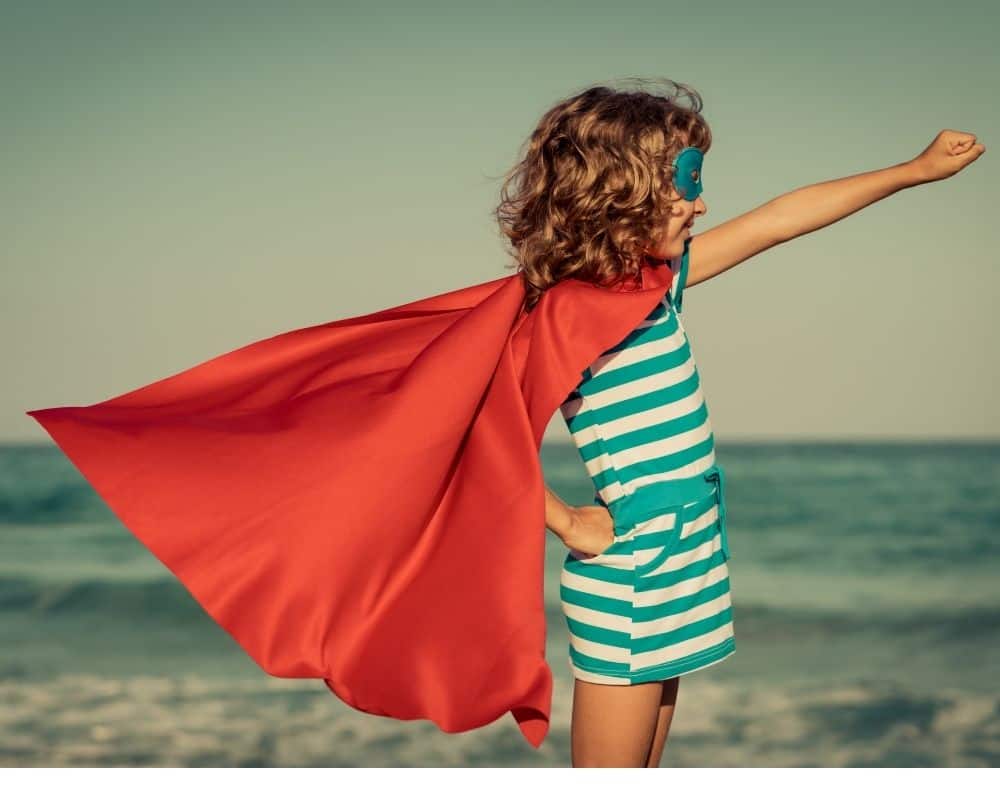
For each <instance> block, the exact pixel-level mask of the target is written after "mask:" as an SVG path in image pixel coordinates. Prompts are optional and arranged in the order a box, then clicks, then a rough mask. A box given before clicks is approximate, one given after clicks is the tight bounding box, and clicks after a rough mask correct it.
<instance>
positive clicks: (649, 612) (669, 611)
mask: <svg viewBox="0 0 1000 800" xmlns="http://www.w3.org/2000/svg"><path fill="white" fill-rule="evenodd" d="M728 591H729V578H723V579H722V580H721V581H716V582H715V583H713V584H712V585H711V586H706V587H705V588H704V589H701V590H699V591H697V592H695V593H694V594H689V595H687V596H686V597H678V598H676V599H674V600H668V601H667V602H665V603H660V604H659V605H655V606H636V607H635V611H634V614H633V619H634V620H635V621H636V622H652V621H653V620H657V619H663V618H664V617H671V616H674V615H676V614H684V613H685V612H688V611H690V610H691V609H693V608H697V607H698V606H700V605H702V604H704V603H708V602H711V601H712V600H715V599H717V598H719V597H722V595H724V594H725V593H726V592H728Z"/></svg>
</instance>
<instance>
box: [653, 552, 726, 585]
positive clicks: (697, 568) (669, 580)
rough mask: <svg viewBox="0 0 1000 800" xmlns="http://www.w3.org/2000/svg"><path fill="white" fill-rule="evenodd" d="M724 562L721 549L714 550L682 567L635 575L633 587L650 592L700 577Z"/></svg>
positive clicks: (724, 558)
mask: <svg viewBox="0 0 1000 800" xmlns="http://www.w3.org/2000/svg"><path fill="white" fill-rule="evenodd" d="M725 562H726V557H725V554H724V553H723V552H722V550H716V551H714V552H713V553H712V555H710V556H709V557H708V558H701V559H699V560H698V561H695V562H694V563H692V564H688V565H687V566H686V567H683V568H682V569H675V570H671V571H670V572H661V573H659V574H657V575H646V576H642V577H639V576H637V577H636V579H635V588H636V591H639V592H650V591H654V590H656V589H665V588H666V587H668V586H673V585H674V584H677V583H681V582H682V581H686V580H690V579H691V578H700V577H702V576H703V575H704V574H705V573H706V572H708V571H709V570H711V569H714V568H715V567H717V566H719V565H720V564H724V563H725Z"/></svg>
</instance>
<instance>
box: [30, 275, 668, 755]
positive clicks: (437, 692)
mask: <svg viewBox="0 0 1000 800" xmlns="http://www.w3.org/2000/svg"><path fill="white" fill-rule="evenodd" d="M671 277H672V273H671V272H670V270H669V269H668V268H666V267H661V268H655V267H652V266H649V265H647V266H644V267H643V273H642V282H641V288H638V289H629V290H622V289H620V288H619V289H607V288H601V287H597V286H594V285H592V284H589V283H586V282H583V281H579V280H576V279H567V280H564V281H561V282H560V283H558V284H556V285H555V286H553V287H551V288H550V289H548V290H547V291H546V292H545V293H544V295H543V296H542V298H541V300H540V301H539V303H538V304H537V305H536V306H535V308H533V309H532V310H531V311H530V312H528V313H524V312H523V311H522V310H521V306H522V302H523V300H524V284H523V283H522V280H521V277H520V275H519V274H511V275H508V276H506V277H503V278H499V279H495V280H491V281H488V282H486V283H481V284H477V285H475V286H469V287H465V288H462V289H458V290H455V291H451V292H447V293H444V294H440V295H436V296H434V297H428V298H423V299H420V300H415V301H413V302H410V303H406V304H404V305H401V306H396V307H393V308H389V309H385V310H382V311H377V312H375V313H371V314H366V315H363V316H358V317H352V318H348V319H343V320H338V321H334V322H328V323H325V324H320V325H314V326H311V327H306V328H301V329H298V330H293V331H289V332H286V333H281V334H278V335H276V336H272V337H269V338H266V339H263V340H260V341H257V342H254V343H252V344H249V345H246V346H244V347H240V348H238V349H236V350H233V351H231V352H228V353H225V354H223V355H220V356H217V357H215V358H212V359H209V360H208V361H205V362H203V363H201V364H199V365H197V366H194V367H191V368H189V369H187V370H184V371H182V372H180V373H178V374H176V375H173V376H170V377H167V378H164V379H162V380H159V381H156V382H154V383H151V384H149V385H147V386H144V387H141V388H139V389H136V390H134V391H131V392H127V393H125V394H122V395H120V396H117V397H114V398H111V399H109V400H105V401H103V402H100V403H96V404H94V405H89V406H65V407H58V408H47V409H37V410H33V411H28V412H27V414H28V415H29V416H31V417H33V418H34V419H35V420H36V421H37V422H38V423H39V424H40V425H41V426H42V427H43V428H44V429H45V430H46V432H47V433H48V434H49V435H50V436H51V437H52V439H53V440H54V441H55V443H56V444H57V445H58V447H59V448H60V449H61V450H62V451H63V452H64V453H65V455H66V456H67V457H68V458H69V459H70V461H72V463H73V464H74V465H75V466H76V467H77V468H78V469H79V471H80V472H81V473H82V475H83V476H84V478H85V479H86V480H87V481H88V482H89V483H90V484H91V485H92V487H93V488H94V490H95V491H96V492H97V494H98V495H99V496H100V497H101V498H102V499H103V500H104V502H105V503H106V504H107V505H108V506H109V507H110V509H111V510H112V511H113V512H114V514H115V515H116V516H117V517H118V519H119V520H120V521H121V522H122V524H123V525H124V526H125V527H126V528H127V529H128V530H129V531H130V532H131V533H132V534H133V535H134V536H136V537H137V538H138V539H139V540H140V541H141V542H142V543H143V544H144V545H145V546H146V547H147V548H148V549H149V550H150V551H151V552H152V553H153V554H154V555H155V556H156V558H157V559H158V560H159V561H161V562H162V563H163V564H164V565H165V566H166V567H167V569H169V570H170V571H171V572H172V573H173V574H174V575H175V576H176V577H177V578H178V579H179V580H180V581H181V582H182V584H183V585H184V586H185V588H186V589H187V590H188V591H189V592H190V593H191V595H192V596H193V597H194V598H195V600H196V601H197V602H198V603H199V605H201V607H202V608H203V609H204V610H205V611H206V613H208V614H209V616H211V617H212V618H213V619H214V620H215V621H216V622H217V623H218V624H219V625H220V626H221V627H222V628H223V629H224V630H226V631H227V632H228V633H229V634H230V635H231V636H232V637H233V638H234V639H235V640H236V642H237V643H238V644H239V645H240V646H241V647H242V648H243V649H244V650H245V651H246V652H247V653H248V654H249V656H250V657H251V658H252V659H253V660H254V661H255V662H256V663H257V664H258V665H259V666H260V667H261V669H263V670H264V671H265V672H266V673H268V674H270V675H273V676H276V677H282V678H318V679H322V680H323V681H324V683H325V684H326V686H327V687H328V688H329V689H330V691H332V692H333V693H334V694H335V695H336V696H337V697H339V698H340V699H341V700H342V701H344V702H345V703H347V704H348V705H350V706H352V707H353V708H356V709H358V710H360V711H364V712H366V713H370V714H377V715H381V716H388V717H394V718H397V719H403V720H409V719H428V720H431V721H433V722H434V723H435V724H436V725H437V726H438V727H439V728H440V729H441V730H442V731H445V732H447V733H458V732H462V731H466V730H470V729H473V728H477V727H481V726H483V725H486V724H488V723H490V722H493V721H494V720H496V719H498V718H499V717H500V716H502V715H504V714H505V713H507V712H508V711H509V712H511V714H512V715H513V717H514V719H515V721H516V722H517V724H518V726H519V728H520V731H521V733H522V734H523V736H524V737H525V739H527V740H528V742H530V743H531V744H532V745H533V746H534V747H539V746H540V745H541V744H542V741H543V740H544V738H545V736H546V735H547V733H548V729H549V716H550V711H551V702H552V673H551V670H550V668H549V666H548V664H547V663H546V660H545V633H546V630H545V611H544V553H545V535H546V528H545V510H544V508H545V501H544V485H543V480H544V477H543V475H542V471H541V464H540V460H539V450H540V447H541V443H542V437H543V434H544V432H545V428H546V426H547V425H548V423H549V421H550V420H551V419H552V416H553V414H554V413H555V412H556V411H557V410H558V407H559V404H560V403H561V402H562V401H563V400H564V399H565V397H566V396H567V395H568V393H569V392H570V391H571V390H572V389H573V387H575V386H576V384H577V383H578V381H579V379H580V376H581V373H582V372H583V370H584V369H586V367H587V366H589V365H590V363H591V362H593V360H594V359H595V358H597V356H599V355H600V354H601V353H602V352H603V351H605V350H607V349H608V348H609V347H611V346H613V345H614V344H616V343H617V342H619V341H621V339H622V338H624V336H626V335H627V334H628V333H629V331H631V330H632V329H633V328H634V327H635V326H636V325H637V324H638V323H639V322H640V321H641V320H642V319H643V318H644V317H645V316H646V315H647V314H648V313H649V312H650V311H651V310H652V308H653V307H654V306H655V305H656V303H657V302H659V301H660V300H661V299H662V296H663V294H664V292H665V291H666V289H668V288H669V286H670V281H671Z"/></svg>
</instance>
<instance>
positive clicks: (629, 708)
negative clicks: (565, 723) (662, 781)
mask: <svg viewBox="0 0 1000 800" xmlns="http://www.w3.org/2000/svg"><path fill="white" fill-rule="evenodd" d="M663 698H664V688H663V683H662V681H652V682H650V683H637V684H633V685H631V686H612V685H607V684H600V683H589V682H587V681H582V680H580V679H579V678H576V679H575V681H574V686H573V721H572V726H571V731H570V739H571V745H570V748H571V750H572V759H573V766H574V767H644V766H646V764H647V760H648V759H649V758H651V757H652V750H653V749H654V744H655V743H654V735H655V733H656V731H657V728H658V719H659V717H660V716H661V715H662V711H661V708H662V706H661V702H662V701H663ZM668 724H669V720H668ZM664 738H665V733H664ZM662 746H663V745H662V744H661V745H660V748H661V750H662Z"/></svg>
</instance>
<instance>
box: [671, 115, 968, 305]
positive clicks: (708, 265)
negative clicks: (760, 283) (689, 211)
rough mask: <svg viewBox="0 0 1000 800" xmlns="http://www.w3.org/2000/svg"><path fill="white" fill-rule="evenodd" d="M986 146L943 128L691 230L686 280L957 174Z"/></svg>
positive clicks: (713, 272) (717, 270)
mask: <svg viewBox="0 0 1000 800" xmlns="http://www.w3.org/2000/svg"><path fill="white" fill-rule="evenodd" d="M985 151H986V147H985V146H984V145H982V144H978V143H977V142H976V137H975V135H974V134H971V133H963V132H961V131H953V130H943V131H941V133H939V134H938V135H937V137H935V139H934V141H933V142H931V144H930V145H928V147H927V149H925V150H924V151H923V152H922V153H921V154H920V155H918V156H916V157H915V158H913V159H911V160H909V161H905V162H903V163H900V164H896V165H894V166H891V167H886V168H884V169H878V170H874V171H872V172H864V173H861V174H859V175H851V176H850V177H847V178H839V179H837V180H832V181H825V182H824V183H816V184H812V185H810V186H805V187H803V188H801V189H796V190H795V191H792V192H788V193H787V194H783V195H780V196H778V197H776V198H774V199H773V200H771V201H769V202H767V203H765V204H764V205H762V206H759V207H758V208H755V209H753V210H752V211H748V212H747V213H746V214H741V215H740V216H738V217H734V218H733V219H731V220H728V221H726V222H723V223H722V224H720V225H716V226H715V227H714V228H711V229H709V230H707V231H705V232H704V233H699V234H695V235H694V236H693V237H692V238H691V243H690V244H689V245H688V275H687V282H686V286H693V285H694V284H697V283H701V282H702V281H706V280H708V279H709V278H712V277H714V276H716V275H718V274H719V273H722V272H725V271H726V270H727V269H730V268H731V267H734V266H736V265H737V264H739V263H741V262H743V261H746V260H747V259H748V258H750V257H751V256H754V255H756V254H757V253H760V252H761V251H763V250H767V249H769V248H771V247H773V246H774V245H776V244H780V243H782V242H787V241H788V240H789V239H794V238H796V237H797V236H801V235H802V234H804V233H811V232H812V231H814V230H817V229H818V228H823V227H825V226H827V225H829V224H830V223H832V222H836V221H837V220H840V219H843V218H844V217H846V216H848V215H850V214H853V213H854V212H855V211H858V210H859V209H862V208H864V207H865V206H868V205H871V204H872V203H874V202H875V201H877V200H881V199H883V198H884V197H888V196H889V195H891V194H894V193H896V192H898V191H899V190H900V189H906V188H909V187H911V186H917V185H919V184H921V183H931V182H933V181H939V180H942V179H944V178H948V177H951V176H952V175H954V174H956V173H957V172H959V171H960V170H962V169H963V168H965V167H966V166H968V165H969V164H971V163H972V162H973V161H975V160H976V159H977V158H979V156H981V155H982V154H983V153H984V152H985Z"/></svg>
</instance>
